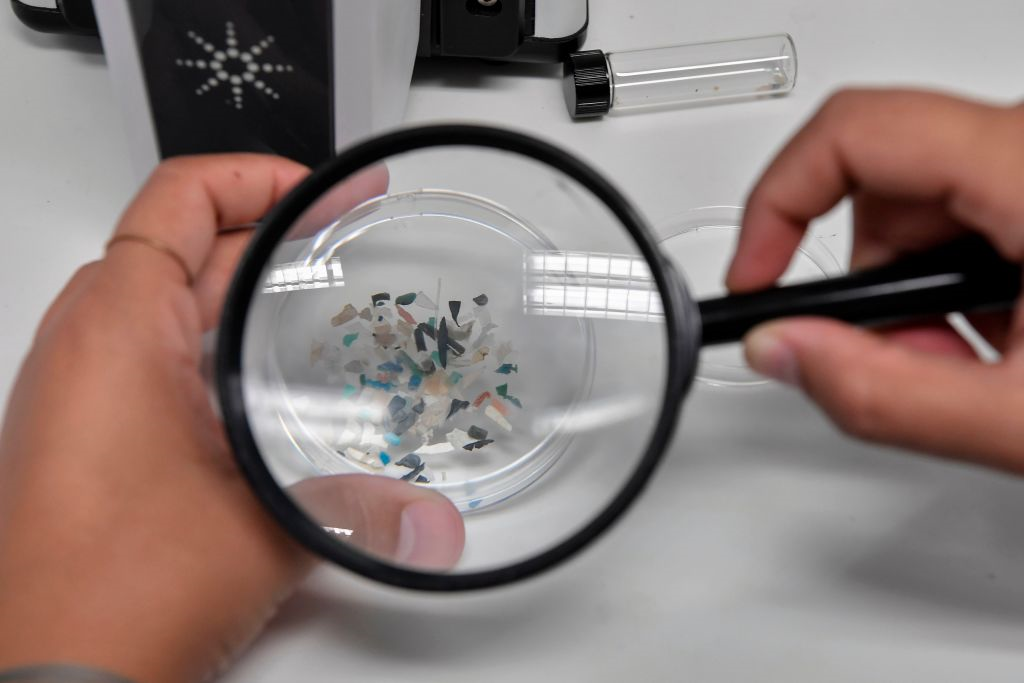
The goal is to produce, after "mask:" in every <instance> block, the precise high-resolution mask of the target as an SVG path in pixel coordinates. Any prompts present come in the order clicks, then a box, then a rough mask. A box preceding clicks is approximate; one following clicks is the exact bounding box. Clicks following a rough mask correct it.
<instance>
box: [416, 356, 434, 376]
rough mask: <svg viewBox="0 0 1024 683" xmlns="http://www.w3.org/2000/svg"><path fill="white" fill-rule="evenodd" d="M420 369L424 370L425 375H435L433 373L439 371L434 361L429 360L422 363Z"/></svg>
mask: <svg viewBox="0 0 1024 683" xmlns="http://www.w3.org/2000/svg"><path fill="white" fill-rule="evenodd" d="M420 368H421V369H422V370H423V374H425V375H430V374H433V372H434V371H435V370H437V366H436V365H434V361H433V360H431V359H429V358H428V359H427V360H425V361H423V362H422V363H420Z"/></svg>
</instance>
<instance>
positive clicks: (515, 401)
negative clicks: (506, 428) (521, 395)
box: [505, 394, 523, 410]
mask: <svg viewBox="0 0 1024 683" xmlns="http://www.w3.org/2000/svg"><path fill="white" fill-rule="evenodd" d="M505 400H506V401H508V402H509V403H511V404H512V405H514V406H515V407H516V408H519V409H520V410H522V409H523V403H522V401H520V400H519V399H518V398H516V397H515V396H512V395H511V394H509V395H508V396H506V397H505Z"/></svg>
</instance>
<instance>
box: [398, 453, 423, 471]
mask: <svg viewBox="0 0 1024 683" xmlns="http://www.w3.org/2000/svg"><path fill="white" fill-rule="evenodd" d="M395 464H396V465H400V466H401V467H408V468H409V469H414V468H416V467H419V466H420V465H422V464H423V458H421V457H420V456H418V455H416V454H415V453H410V454H409V455H407V456H405V457H404V458H402V459H401V460H399V461H398V462H396V463H395Z"/></svg>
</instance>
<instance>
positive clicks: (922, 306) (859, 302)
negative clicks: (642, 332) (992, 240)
mask: <svg viewBox="0 0 1024 683" xmlns="http://www.w3.org/2000/svg"><path fill="white" fill-rule="evenodd" d="M1021 277H1022V274H1021V266H1020V265H1019V264H1014V263H1010V262H1008V261H1006V260H1005V259H1004V258H1003V257H1002V256H1000V255H999V253H998V252H997V251H996V250H995V249H994V248H993V247H992V246H991V245H990V244H989V243H988V242H986V241H985V240H984V239H982V238H981V237H978V236H970V237H965V238H960V239H957V240H954V241H952V242H948V243H946V244H943V245H940V246H938V247H935V248H933V249H931V250H929V251H924V252H920V253H918V254H914V255H911V256H908V257H906V258H904V259H901V260H899V261H896V262H894V263H891V264H887V265H885V266H881V267H879V268H873V269H870V270H864V271H858V272H855V273H851V274H849V275H846V276H844V277H840V278H834V279H830V280H822V281H817V282H809V283H805V284H800V285H792V286H789V287H776V288H773V289H767V290H764V291H760V292H753V293H750V294H734V295H731V296H726V297H722V298H719V299H710V300H707V301H703V302H701V303H700V304H699V306H700V314H701V322H702V324H703V343H704V344H705V345H712V344H723V343H727V342H734V341H738V340H740V339H741V338H742V337H743V335H744V334H746V333H747V332H748V331H749V330H750V329H751V328H752V327H754V326H755V325H758V324H760V323H763V322H766V321H769V320H773V319H776V318H788V317H792V316H804V315H813V316H823V317H827V318H834V319H837V320H843V321H845V322H849V323H855V324H858V325H865V326H871V325H880V324H885V323H895V322H904V321H910V320H913V319H915V318H921V317H927V316H935V315H942V314H946V313H952V312H956V311H962V312H967V311H981V310H998V309H1005V308H1009V307H1011V306H1012V305H1013V304H1014V302H1015V301H1016V300H1017V298H1018V297H1019V296H1020V293H1021Z"/></svg>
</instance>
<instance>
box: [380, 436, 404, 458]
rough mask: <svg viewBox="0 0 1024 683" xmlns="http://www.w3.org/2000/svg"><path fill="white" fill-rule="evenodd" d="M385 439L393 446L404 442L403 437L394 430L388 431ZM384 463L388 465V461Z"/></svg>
mask: <svg viewBox="0 0 1024 683" xmlns="http://www.w3.org/2000/svg"><path fill="white" fill-rule="evenodd" d="M384 440H385V441H387V442H388V443H389V444H391V445H392V446H397V445H398V444H400V443H402V437H400V436H398V435H397V434H395V433H394V432H388V433H387V434H385V435H384ZM384 464H385V465H386V464H387V463H384Z"/></svg>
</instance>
